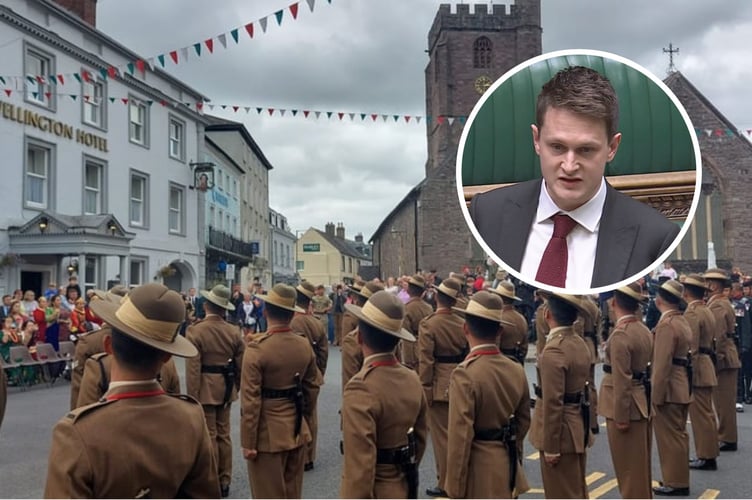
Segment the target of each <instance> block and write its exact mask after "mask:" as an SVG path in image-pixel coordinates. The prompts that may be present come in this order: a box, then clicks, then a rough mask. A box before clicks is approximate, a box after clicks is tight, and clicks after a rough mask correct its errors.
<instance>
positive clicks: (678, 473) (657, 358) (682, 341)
mask: <svg viewBox="0 0 752 500" xmlns="http://www.w3.org/2000/svg"><path fill="white" fill-rule="evenodd" d="M691 340H692V331H691V330H690V328H689V324H688V323H687V320H686V319H685V318H684V316H683V315H682V313H681V311H679V310H674V311H667V312H665V313H663V314H662V315H661V319H660V320H659V321H658V324H657V325H656V327H655V341H654V343H653V376H652V385H653V397H652V399H653V407H654V408H655V417H654V418H653V429H654V431H655V440H656V444H657V446H658V458H659V459H660V462H661V473H662V475H663V484H664V485H666V486H671V487H673V488H688V487H689V434H687V413H688V410H689V403H690V401H691V396H690V389H689V388H690V384H691V381H690V380H689V376H688V373H687V369H686V368H685V367H684V366H679V365H676V364H674V363H673V360H674V359H677V360H678V359H687V358H688V353H689V346H690V343H691Z"/></svg>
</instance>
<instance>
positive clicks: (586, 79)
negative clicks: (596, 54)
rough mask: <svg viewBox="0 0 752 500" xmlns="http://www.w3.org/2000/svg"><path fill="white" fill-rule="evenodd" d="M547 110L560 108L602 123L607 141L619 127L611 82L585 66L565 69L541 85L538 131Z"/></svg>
mask: <svg viewBox="0 0 752 500" xmlns="http://www.w3.org/2000/svg"><path fill="white" fill-rule="evenodd" d="M548 108H563V109H566V110H569V111H572V112H573V113H576V114H578V115H584V116H587V117H590V118H595V119H598V120H603V122H604V123H605V125H606V133H607V134H608V138H609V140H610V139H611V138H612V137H613V136H614V134H616V130H617V127H618V125H619V99H618V98H617V97H616V92H615V91H614V88H613V87H612V86H611V82H609V80H608V78H606V77H605V76H603V75H601V74H600V73H598V72H597V71H595V70H594V69H590V68H586V67H584V66H569V67H567V68H564V69H563V70H561V71H559V72H558V73H556V74H555V75H554V77H553V78H551V79H550V80H549V81H548V82H546V84H545V85H543V88H542V89H541V92H540V94H538V102H537V104H536V109H535V119H536V121H537V122H538V123H537V125H538V128H542V127H543V116H544V115H545V114H546V111H548Z"/></svg>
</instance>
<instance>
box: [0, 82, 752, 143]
mask: <svg viewBox="0 0 752 500" xmlns="http://www.w3.org/2000/svg"><path fill="white" fill-rule="evenodd" d="M0 78H1V77H0ZM3 92H4V94H5V96H6V97H9V98H10V97H12V96H14V95H15V96H18V97H21V96H23V94H24V92H23V91H18V90H13V89H9V88H6V89H3ZM30 94H31V96H32V97H33V98H34V99H38V98H39V95H40V93H39V92H30ZM43 95H44V96H45V97H46V98H47V99H50V98H51V97H52V95H53V93H51V92H44V93H43ZM54 95H56V96H58V97H68V98H70V99H71V100H72V101H78V99H79V98H80V99H82V100H83V101H86V102H94V103H97V102H99V101H101V99H94V98H93V97H92V96H89V95H86V94H66V93H59V92H56V93H54ZM107 100H109V102H110V103H112V104H115V103H118V102H119V103H121V104H123V105H124V106H127V105H128V103H129V102H130V100H129V98H128V97H112V96H110V97H108V98H107ZM140 101H141V102H145V103H146V104H147V105H148V106H152V105H153V104H154V103H157V104H159V105H161V106H163V107H166V106H172V107H177V106H185V107H186V108H189V109H193V110H195V111H197V112H199V113H201V112H204V111H206V110H209V111H215V110H217V109H221V110H223V111H228V110H231V111H232V112H234V113H240V112H245V113H246V114H250V113H251V112H253V113H255V114H256V115H263V116H272V117H284V116H288V117H298V118H303V119H309V118H310V119H315V120H319V119H320V118H322V116H323V117H325V118H326V119H327V120H330V121H331V120H333V119H336V120H337V121H345V122H346V121H348V119H349V121H351V122H355V121H360V122H379V121H380V122H382V123H386V122H389V123H415V124H419V123H420V122H421V121H423V120H425V121H426V122H428V123H431V122H432V121H433V120H436V122H437V123H438V124H439V125H443V124H444V123H448V124H449V125H453V124H454V122H459V123H461V124H464V123H465V122H466V121H467V116H466V115H438V116H435V117H434V116H431V115H406V114H388V113H363V112H346V111H321V110H311V109H297V108H277V107H269V106H241V105H239V104H210V103H207V102H177V101H167V100H164V99H160V100H156V101H155V100H151V99H145V100H140ZM695 134H697V137H703V136H704V137H733V136H736V135H738V136H746V137H747V138H752V128H747V129H736V130H735V129H731V128H698V127H695Z"/></svg>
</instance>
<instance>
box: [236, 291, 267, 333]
mask: <svg viewBox="0 0 752 500" xmlns="http://www.w3.org/2000/svg"><path fill="white" fill-rule="evenodd" d="M256 301H257V299H256V298H255V297H253V296H252V295H251V293H250V292H245V293H243V300H242V302H240V304H239V305H237V306H236V307H235V319H236V322H237V323H238V324H239V325H240V326H241V327H242V328H243V335H248V334H249V333H255V332H257V331H259V330H258V328H259V320H260V319H261V310H260V309H259V308H258V307H256Z"/></svg>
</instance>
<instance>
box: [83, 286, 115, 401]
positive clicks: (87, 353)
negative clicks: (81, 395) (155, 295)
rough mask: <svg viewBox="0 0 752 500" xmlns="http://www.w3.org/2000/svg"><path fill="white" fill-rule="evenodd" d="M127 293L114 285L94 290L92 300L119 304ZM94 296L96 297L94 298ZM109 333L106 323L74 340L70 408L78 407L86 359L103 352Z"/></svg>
mask: <svg viewBox="0 0 752 500" xmlns="http://www.w3.org/2000/svg"><path fill="white" fill-rule="evenodd" d="M127 294H128V289H127V288H126V287H124V286H123V285H115V286H113V287H112V288H110V290H109V291H107V292H103V291H101V290H95V291H94V295H93V296H92V300H107V301H109V302H113V303H116V304H119V303H120V301H121V300H122V299H123V297H125V296H126V295H127ZM94 297H96V299H94ZM109 334H110V329H109V328H108V327H107V325H102V328H101V329H99V330H96V331H93V332H89V333H87V334H85V335H79V336H78V342H76V351H75V353H74V354H73V358H74V359H73V363H72V364H71V366H72V367H73V370H72V371H71V394H70V409H71V410H72V409H74V408H77V407H78V392H79V390H80V388H81V380H82V379H83V376H84V369H85V367H86V360H87V359H89V358H90V357H92V356H94V355H95V354H98V353H100V352H104V337H105V335H109Z"/></svg>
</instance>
